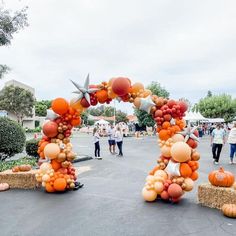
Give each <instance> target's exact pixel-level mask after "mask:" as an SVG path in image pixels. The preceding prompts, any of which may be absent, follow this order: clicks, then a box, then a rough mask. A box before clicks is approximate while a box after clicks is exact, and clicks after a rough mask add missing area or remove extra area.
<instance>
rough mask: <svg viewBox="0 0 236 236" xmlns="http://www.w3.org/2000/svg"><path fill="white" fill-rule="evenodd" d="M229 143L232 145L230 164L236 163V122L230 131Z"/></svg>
mask: <svg viewBox="0 0 236 236" xmlns="http://www.w3.org/2000/svg"><path fill="white" fill-rule="evenodd" d="M228 143H229V145H230V162H229V163H230V164H234V156H235V154H236V122H235V123H234V126H233V128H232V129H231V130H230V132H229V137H228Z"/></svg>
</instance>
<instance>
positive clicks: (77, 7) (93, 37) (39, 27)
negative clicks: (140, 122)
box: [0, 0, 236, 113]
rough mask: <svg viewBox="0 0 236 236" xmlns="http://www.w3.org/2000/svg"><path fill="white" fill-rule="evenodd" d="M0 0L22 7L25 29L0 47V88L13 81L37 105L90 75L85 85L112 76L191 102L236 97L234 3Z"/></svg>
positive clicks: (67, 93) (210, 0)
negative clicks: (3, 69) (30, 92)
mask: <svg viewBox="0 0 236 236" xmlns="http://www.w3.org/2000/svg"><path fill="white" fill-rule="evenodd" d="M0 2H1V1H0ZM3 2H4V5H5V7H6V8H11V9H19V8H21V7H23V6H26V5H27V6H29V9H28V18H29V24H30V26H29V27H28V28H25V29H24V30H21V31H20V32H19V33H18V34H16V35H15V37H14V40H13V41H12V44H11V45H10V46H9V47H1V48H0V64H7V65H8V66H10V67H11V68H12V71H11V73H9V74H8V75H7V76H6V77H5V79H4V80H3V81H1V82H0V87H2V86H3V84H4V82H6V81H7V80H9V79H15V80H19V81H21V82H23V83H26V84H28V85H30V86H32V87H34V88H35V89H36V97H37V99H53V98H55V97H65V98H68V99H69V98H72V97H73V95H72V94H71V92H72V91H74V87H73V85H72V84H71V83H70V82H69V79H72V80H75V81H77V82H78V83H81V84H83V82H84V80H85V77H86V75H87V73H90V77H91V81H90V83H91V84H93V83H99V82H102V81H104V80H105V81H107V80H109V78H111V77H114V76H126V77H129V78H130V79H131V80H132V81H133V82H142V83H144V85H148V84H149V83H150V82H151V81H158V82H160V83H161V85H162V86H164V87H165V88H166V89H167V90H168V91H169V92H170V95H171V97H173V98H175V99H177V98H180V97H186V98H188V99H189V100H190V101H191V102H192V103H195V102H197V101H198V99H199V98H201V97H203V96H205V95H206V93H207V91H208V90H211V91H212V92H213V93H229V94H231V95H232V96H233V97H236V14H235V12H236V1H235V0H227V1H225V0H191V1H190V0H185V1H183V0H178V1H176V0H172V1H170V0H119V1H117V0H69V1H68V0H40V1H33V0H21V1H18V0H5V1H3ZM119 107H121V106H119ZM130 107H131V106H127V105H126V106H124V107H123V110H124V111H127V112H128V113H130V111H131V109H130Z"/></svg>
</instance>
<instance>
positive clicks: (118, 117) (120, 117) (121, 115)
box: [116, 110, 128, 123]
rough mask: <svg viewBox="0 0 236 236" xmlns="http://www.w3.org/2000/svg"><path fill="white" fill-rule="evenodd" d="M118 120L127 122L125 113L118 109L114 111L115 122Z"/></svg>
mask: <svg viewBox="0 0 236 236" xmlns="http://www.w3.org/2000/svg"><path fill="white" fill-rule="evenodd" d="M119 122H125V123H126V122H128V118H127V114H126V113H125V112H122V111H120V110H118V111H116V123H119Z"/></svg>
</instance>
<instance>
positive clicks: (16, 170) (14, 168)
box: [11, 166, 20, 172]
mask: <svg viewBox="0 0 236 236" xmlns="http://www.w3.org/2000/svg"><path fill="white" fill-rule="evenodd" d="M11 170H12V172H19V171H20V169H19V166H14V167H13V168H12V169H11Z"/></svg>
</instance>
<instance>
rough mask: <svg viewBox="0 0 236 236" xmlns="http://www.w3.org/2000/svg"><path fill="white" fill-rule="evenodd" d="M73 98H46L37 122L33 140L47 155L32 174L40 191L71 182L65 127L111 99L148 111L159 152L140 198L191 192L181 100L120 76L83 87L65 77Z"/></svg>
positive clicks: (190, 135)
mask: <svg viewBox="0 0 236 236" xmlns="http://www.w3.org/2000/svg"><path fill="white" fill-rule="evenodd" d="M71 82H72V83H73V85H74V86H75V87H76V89H77V90H76V91H75V92H74V93H75V94H77V97H75V98H73V99H72V100H71V101H70V103H68V102H67V101H66V100H65V99H63V98H57V99H55V100H54V101H53V102H52V107H51V109H50V110H48V113H47V118H48V119H49V121H48V122H47V123H45V124H44V125H43V133H44V135H45V136H44V137H43V138H42V140H41V141H40V142H39V149H38V153H39V155H40V157H41V158H46V159H49V160H50V163H44V164H42V165H41V166H40V169H39V171H38V173H37V174H36V178H37V180H38V181H39V182H41V183H42V185H43V186H45V188H46V191H48V192H54V191H65V190H66V189H73V188H75V186H76V183H77V182H76V176H75V169H74V167H73V166H72V164H71V162H72V161H73V160H74V158H75V156H76V154H75V153H74V152H73V151H72V144H71V143H70V135H71V130H72V128H73V127H74V126H78V125H80V123H81V117H80V115H81V114H82V112H83V111H85V110H86V109H87V108H88V107H90V106H96V105H97V104H98V103H101V104H104V103H107V104H109V103H110V102H111V101H112V99H117V100H119V101H124V102H130V103H133V104H134V106H135V107H136V108H137V109H140V110H143V111H146V112H148V113H149V114H150V115H151V116H152V117H153V119H154V120H155V122H156V126H157V128H156V130H157V133H158V134H159V140H158V143H159V146H160V150H161V156H160V158H159V159H158V160H157V162H158V165H157V166H155V167H154V169H153V170H152V171H151V172H150V173H149V175H148V177H147V178H146V184H145V187H144V188H143V191H142V194H143V197H144V199H145V200H146V201H154V200H156V199H157V198H158V197H160V198H162V199H164V200H171V201H173V202H178V201H179V200H180V198H181V196H183V194H184V192H187V191H191V190H192V188H193V181H195V180H196V179H197V178H198V174H197V169H198V167H199V164H198V160H199V158H200V155H199V153H198V152H197V151H196V147H197V141H198V132H197V130H196V129H195V128H192V127H187V128H185V126H186V122H185V120H184V119H183V117H184V116H185V112H186V111H187V109H188V106H187V104H186V103H185V102H184V101H174V100H169V99H165V98H162V97H158V96H156V95H153V94H152V92H151V91H150V90H148V89H145V88H144V86H143V84H141V83H134V84H131V81H130V79H128V78H126V77H115V78H112V79H110V80H109V81H108V82H102V83H101V84H98V85H90V84H89V76H87V78H86V80H85V83H84V85H83V86H81V85H79V84H78V83H76V82H74V81H71Z"/></svg>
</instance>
